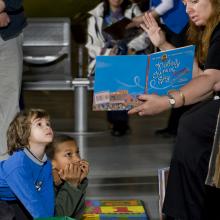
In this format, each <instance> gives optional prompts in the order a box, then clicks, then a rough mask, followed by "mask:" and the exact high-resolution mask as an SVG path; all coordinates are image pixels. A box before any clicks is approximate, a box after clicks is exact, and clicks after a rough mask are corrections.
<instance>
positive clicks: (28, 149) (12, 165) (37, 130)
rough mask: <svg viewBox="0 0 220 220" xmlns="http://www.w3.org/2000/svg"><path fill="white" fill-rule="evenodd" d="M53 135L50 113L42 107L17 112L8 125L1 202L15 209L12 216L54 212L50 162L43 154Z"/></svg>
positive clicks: (1, 165)
mask: <svg viewBox="0 0 220 220" xmlns="http://www.w3.org/2000/svg"><path fill="white" fill-rule="evenodd" d="M52 139H53V131H52V129H51V127H50V120H49V115H48V113H47V112H46V111H44V110H42V109H30V110H27V111H23V112H20V113H18V114H17V115H16V116H15V118H14V120H13V121H12V122H11V124H10V125H9V128H8V131H7V142H8V154H9V155H10V157H9V158H8V159H7V160H3V161H1V162H0V201H1V202H0V205H1V207H9V208H11V210H13V211H14V213H13V215H14V216H13V218H11V219H13V220H14V219H16V220H27V219H28V220H30V219H33V218H43V217H45V218H46V217H52V216H54V191H53V178H52V165H51V163H50V161H49V160H48V159H47V156H46V154H45V148H46V145H47V144H48V143H50V142H51V141H52ZM5 214H6V215H7V216H8V214H9V215H11V214H12V213H5ZM3 217H4V216H1V218H3Z"/></svg>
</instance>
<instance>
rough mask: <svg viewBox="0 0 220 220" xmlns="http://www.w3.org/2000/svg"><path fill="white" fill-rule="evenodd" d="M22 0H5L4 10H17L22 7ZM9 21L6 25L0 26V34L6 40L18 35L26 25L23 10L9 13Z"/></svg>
mask: <svg viewBox="0 0 220 220" xmlns="http://www.w3.org/2000/svg"><path fill="white" fill-rule="evenodd" d="M22 3H23V1H22V0H7V1H5V5H6V7H5V11H6V12H7V11H9V12H13V11H17V10H19V9H20V8H21V7H22ZM9 18H10V23H9V24H8V26H6V27H2V28H0V35H1V37H2V39H3V40H8V39H10V38H14V37H16V36H17V35H19V34H20V33H21V32H22V30H23V28H24V27H25V26H26V25H27V23H26V19H25V16H24V12H20V13H18V14H14V15H10V14H9Z"/></svg>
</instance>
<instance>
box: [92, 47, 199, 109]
mask: <svg viewBox="0 0 220 220" xmlns="http://www.w3.org/2000/svg"><path fill="white" fill-rule="evenodd" d="M194 50H195V46H193V45H190V46H186V47H181V48H176V49H172V50H167V51H161V52H157V53H152V54H148V55H118V56H97V57H96V69H95V81H94V97H93V110H97V111H112V110H129V109H131V108H132V107H134V106H137V105H139V104H140V103H141V101H139V100H138V96H139V95H140V94H144V93H148V94H153V93H155V94H158V95H165V94H167V93H168V92H169V91H170V90H177V89H179V88H180V87H182V86H183V85H185V84H186V83H188V82H189V81H190V80H191V79H192V68H193V60H194Z"/></svg>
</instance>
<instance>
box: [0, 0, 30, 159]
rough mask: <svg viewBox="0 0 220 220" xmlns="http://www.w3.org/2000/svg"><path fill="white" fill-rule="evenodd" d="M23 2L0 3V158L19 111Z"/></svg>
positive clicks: (4, 157) (3, 157)
mask: <svg viewBox="0 0 220 220" xmlns="http://www.w3.org/2000/svg"><path fill="white" fill-rule="evenodd" d="M22 3H23V1H22V0H7V1H3V0H0V79H1V81H0V159H6V157H8V155H6V154H5V155H4V156H3V155H2V153H3V152H5V151H6V150H7V140H6V139H7V138H6V132H7V129H8V126H9V124H10V122H11V121H12V119H13V118H14V116H15V114H16V113H17V112H18V111H19V96H20V88H21V78H22V67H23V54H22V39H23V36H22V30H23V28H24V27H25V26H26V25H27V22H26V18H25V15H24V9H23V6H22Z"/></svg>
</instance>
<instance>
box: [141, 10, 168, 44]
mask: <svg viewBox="0 0 220 220" xmlns="http://www.w3.org/2000/svg"><path fill="white" fill-rule="evenodd" d="M140 26H141V28H142V29H143V30H144V31H145V32H146V33H147V34H148V37H149V38H150V40H151V42H152V43H153V45H154V46H156V47H158V48H162V47H163V45H164V44H165V43H166V37H165V34H164V32H163V31H162V30H161V28H160V27H159V26H158V23H157V21H156V20H155V18H154V17H153V15H152V13H151V12H146V13H144V15H143V23H142V24H140Z"/></svg>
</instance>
